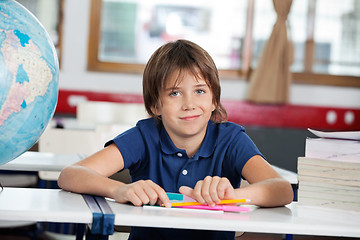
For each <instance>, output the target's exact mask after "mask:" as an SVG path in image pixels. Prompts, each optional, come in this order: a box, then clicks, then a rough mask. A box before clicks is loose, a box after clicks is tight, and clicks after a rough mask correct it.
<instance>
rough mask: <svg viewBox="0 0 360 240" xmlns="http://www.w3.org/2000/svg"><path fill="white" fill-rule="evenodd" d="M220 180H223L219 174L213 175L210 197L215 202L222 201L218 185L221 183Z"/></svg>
mask: <svg viewBox="0 0 360 240" xmlns="http://www.w3.org/2000/svg"><path fill="white" fill-rule="evenodd" d="M220 181H221V179H220V177H217V176H215V177H213V178H212V179H211V183H210V187H209V193H210V197H211V199H212V201H213V202H215V203H219V202H220V197H219V193H218V185H219V183H220Z"/></svg>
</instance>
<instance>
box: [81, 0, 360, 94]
mask: <svg viewBox="0 0 360 240" xmlns="http://www.w3.org/2000/svg"><path fill="white" fill-rule="evenodd" d="M254 1H255V0H248V9H247V26H246V38H245V40H244V41H245V44H246V46H247V51H246V52H245V53H243V55H242V62H243V66H242V67H241V69H239V70H222V69H220V70H219V74H220V77H221V78H226V79H233V80H244V79H246V80H248V79H249V76H250V74H251V72H252V69H251V67H250V62H251V57H252V55H251V54H249V52H250V53H251V51H252V41H251V40H252V26H253V21H254V20H253V19H254V17H253V16H254ZM314 7H315V5H311V6H309V10H308V11H309V14H308V29H307V40H306V47H305V48H306V50H305V51H306V52H305V59H304V61H305V71H304V72H301V73H293V82H295V83H300V84H315V85H330V86H343V87H357V88H359V87H360V76H340V75H330V74H316V73H312V72H311V65H312V64H311V63H312V62H313V60H312V56H313V50H314V47H313V45H314V40H313V30H314V27H313V24H314V22H313V21H314V14H315V9H314ZM90 11H91V12H90V32H89V43H88V67H87V69H88V70H89V71H103V72H118V73H136V74H142V73H143V70H144V67H145V65H143V64H128V63H115V62H103V61H100V60H99V59H98V47H99V43H100V21H101V0H91V10H90Z"/></svg>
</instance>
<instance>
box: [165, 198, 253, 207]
mask: <svg viewBox="0 0 360 240" xmlns="http://www.w3.org/2000/svg"><path fill="white" fill-rule="evenodd" d="M250 201H251V200H249V199H227V200H221V201H220V203H218V205H222V204H233V203H248V202H250ZM193 205H204V204H201V203H199V202H175V203H171V206H172V207H177V206H193ZM160 206H162V207H165V205H164V204H161V205H160Z"/></svg>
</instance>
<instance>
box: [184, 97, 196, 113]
mask: <svg viewBox="0 0 360 240" xmlns="http://www.w3.org/2000/svg"><path fill="white" fill-rule="evenodd" d="M182 109H183V110H184V111H189V110H194V109H195V102H194V98H193V97H192V96H191V95H190V94H185V95H184V97H183V104H182Z"/></svg>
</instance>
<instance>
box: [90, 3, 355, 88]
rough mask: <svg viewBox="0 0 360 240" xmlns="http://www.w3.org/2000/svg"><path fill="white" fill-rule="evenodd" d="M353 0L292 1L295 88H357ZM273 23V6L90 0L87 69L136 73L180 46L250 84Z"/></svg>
mask: <svg viewBox="0 0 360 240" xmlns="http://www.w3.org/2000/svg"><path fill="white" fill-rule="evenodd" d="M358 12H360V1H359V0H344V1H342V0H294V1H293V4H292V7H291V10H290V15H289V17H288V20H289V21H288V23H289V31H290V33H289V36H290V37H291V39H292V41H293V44H294V47H295V52H294V61H293V64H292V68H291V70H292V71H293V73H294V75H293V76H294V80H295V81H298V82H306V83H314V84H330V85H340V86H356V87H360V28H359V27H358V26H357V25H358V24H357V23H358V22H360V19H359V18H360V16H359V14H357V13H358ZM275 20H276V13H275V11H274V7H273V2H272V1H271V0H247V1H238V0H223V1H216V0H211V1H210V0H198V1H190V0H184V1H181V2H179V1H170V0H92V7H91V22H90V24H91V26H90V36H91V38H89V56H88V69H89V70H93V71H115V72H133V73H141V72H142V70H143V68H144V64H145V63H146V62H147V60H148V59H149V58H150V55H151V54H152V53H153V52H154V51H155V50H156V49H157V48H158V47H159V46H161V45H162V44H164V43H166V42H168V41H171V40H176V39H179V38H184V39H188V40H191V41H194V42H196V43H198V44H199V45H200V46H202V47H203V48H204V49H205V50H207V51H208V52H209V53H210V55H211V56H212V57H213V58H214V61H215V63H216V64H217V66H218V68H219V70H220V75H221V76H222V77H226V78H229V77H230V78H231V77H236V78H245V79H246V78H248V76H247V74H248V73H249V72H250V71H251V69H255V68H256V65H257V62H258V59H259V57H260V54H261V51H262V48H263V46H264V44H265V43H266V41H267V39H268V38H269V36H270V34H271V31H272V27H273V25H274V23H275Z"/></svg>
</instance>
